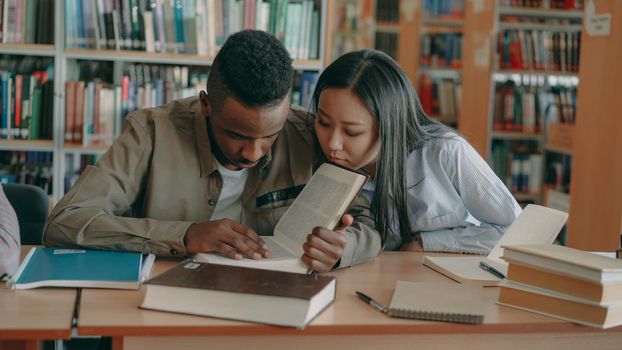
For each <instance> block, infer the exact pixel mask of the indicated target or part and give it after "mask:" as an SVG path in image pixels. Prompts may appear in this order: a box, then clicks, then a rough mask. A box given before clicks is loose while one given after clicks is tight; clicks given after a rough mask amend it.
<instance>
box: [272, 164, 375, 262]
mask: <svg viewBox="0 0 622 350" xmlns="http://www.w3.org/2000/svg"><path fill="white" fill-rule="evenodd" d="M364 182H365V176H364V175H361V174H358V173H355V172H352V171H349V170H345V169H342V168H339V167H336V166H333V165H330V164H323V165H322V166H321V167H320V168H319V169H318V171H317V172H316V173H315V174H314V175H313V177H312V178H311V180H310V181H309V183H308V184H307V185H306V186H305V188H304V189H303V190H302V192H301V193H300V195H298V197H297V198H296V200H295V201H294V203H293V204H292V205H291V206H290V207H289V209H288V210H287V211H286V212H285V215H283V217H282V218H281V220H280V221H279V223H278V224H277V226H276V227H275V229H274V237H275V239H276V240H277V241H278V242H279V243H281V244H282V245H284V246H285V247H287V249H289V250H291V251H293V252H295V253H296V255H298V256H300V255H302V254H303V250H302V245H303V244H304V243H305V242H306V240H307V235H308V234H309V233H311V231H312V230H313V228H314V227H316V226H323V227H327V228H330V229H332V228H334V227H335V226H336V225H337V224H338V223H339V220H341V216H342V215H343V214H344V212H345V211H346V209H347V207H348V206H349V205H350V202H352V199H353V198H354V196H355V195H356V193H357V192H358V190H359V189H360V187H361V186H362V185H363V183H364Z"/></svg>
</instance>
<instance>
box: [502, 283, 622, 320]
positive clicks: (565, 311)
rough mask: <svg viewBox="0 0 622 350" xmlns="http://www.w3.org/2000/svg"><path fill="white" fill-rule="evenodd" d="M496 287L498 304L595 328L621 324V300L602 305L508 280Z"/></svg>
mask: <svg viewBox="0 0 622 350" xmlns="http://www.w3.org/2000/svg"><path fill="white" fill-rule="evenodd" d="M500 287H501V288H500V291H499V302H498V303H499V304H501V305H505V306H510V307H514V308H517V309H521V310H526V311H531V312H535V313H538V314H541V315H546V316H551V317H555V318H560V319H562V320H566V321H571V322H576V323H580V324H584V325H587V326H592V327H598V328H610V327H615V326H619V325H622V303H615V304H609V305H603V304H600V303H597V302H593V301H590V300H586V299H582V298H576V297H573V296H569V295H564V294H561V293H555V292H552V291H548V290H544V289H541V288H533V287H529V286H526V285H522V284H518V283H513V282H511V281H503V282H502V283H501V284H500Z"/></svg>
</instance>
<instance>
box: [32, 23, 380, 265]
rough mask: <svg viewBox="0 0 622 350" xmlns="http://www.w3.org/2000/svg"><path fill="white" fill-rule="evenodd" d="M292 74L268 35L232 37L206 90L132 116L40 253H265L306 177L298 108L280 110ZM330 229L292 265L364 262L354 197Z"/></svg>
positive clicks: (375, 244) (366, 224) (366, 233)
mask: <svg viewBox="0 0 622 350" xmlns="http://www.w3.org/2000/svg"><path fill="white" fill-rule="evenodd" d="M292 79H293V68H292V66H291V59H290V57H289V54H288V53H287V50H286V49H285V48H284V47H283V45H282V44H281V43H280V42H279V41H278V40H276V39H275V38H274V37H273V36H271V35H269V34H267V33H265V32H260V31H242V32H239V33H237V34H234V35H232V36H230V37H229V39H228V40H227V42H226V43H225V44H224V45H223V47H222V49H221V50H220V51H219V53H218V55H217V56H216V58H215V59H214V63H213V65H212V68H211V71H210V76H209V78H208V83H207V93H205V92H203V91H202V92H201V93H200V95H199V97H198V98H196V97H194V98H188V99H183V100H179V101H174V102H172V103H170V104H168V105H166V106H162V107H158V108H152V109H145V110H140V111H137V112H135V113H133V114H131V115H130V116H128V118H127V122H126V126H125V129H124V131H123V133H122V135H121V136H119V138H118V139H117V140H116V141H115V142H114V144H113V145H112V146H111V147H110V149H109V150H108V152H106V154H105V155H104V156H103V157H102V159H101V160H100V161H99V162H98V163H97V165H95V166H93V167H89V168H87V169H86V170H85V172H84V173H83V174H82V176H80V179H79V180H78V181H77V183H76V184H75V185H74V187H73V188H72V189H71V190H70V191H69V192H68V193H67V195H65V197H64V198H63V199H62V200H61V201H60V202H59V203H58V205H57V206H56V207H55V208H54V210H53V211H52V213H51V215H50V218H49V220H48V222H47V224H46V228H45V233H44V242H45V244H46V245H63V246H67V245H70V246H81V247H90V248H99V249H116V250H131V251H141V252H145V253H146V252H153V253H156V254H158V255H186V254H192V253H197V252H219V253H221V254H224V255H226V256H229V257H231V258H234V259H240V258H242V256H241V255H240V253H242V254H243V255H245V256H247V257H250V258H256V259H259V258H263V257H269V256H270V252H269V251H268V249H267V246H266V245H265V243H264V242H263V240H261V238H260V237H259V235H258V233H259V234H260V235H261V234H263V235H265V234H272V230H273V229H274V226H275V225H276V223H277V221H278V219H279V218H280V217H281V216H282V215H283V214H284V212H285V210H286V209H287V207H288V205H289V204H290V203H291V202H292V201H293V199H294V198H295V197H296V195H297V194H298V193H299V191H300V190H301V188H302V185H304V184H306V183H307V181H308V180H309V178H310V176H311V174H312V170H313V166H314V162H315V158H314V154H313V145H312V136H311V130H310V127H309V125H308V124H307V118H306V112H305V111H303V110H298V109H292V108H290V102H289V100H290V92H291V86H292ZM359 199H360V200H362V202H360V203H355V206H354V207H353V208H352V209H351V211H350V212H351V214H352V215H353V216H354V220H352V217H351V216H350V215H346V216H344V219H343V220H342V221H343V224H344V225H343V226H344V227H345V226H349V227H347V228H343V229H340V230H339V232H336V231H332V230H328V229H326V228H316V229H315V230H314V231H313V233H311V232H310V235H309V236H308V240H307V243H306V244H305V246H304V250H305V255H304V256H303V257H302V259H303V261H304V262H305V263H306V264H307V265H308V266H309V267H311V268H313V269H315V270H317V271H328V270H330V269H331V268H333V267H344V266H349V265H351V264H355V263H358V262H362V261H366V260H369V259H371V258H373V257H375V256H376V255H377V254H378V252H379V251H380V236H379V235H378V234H377V233H376V232H375V231H374V230H373V229H372V228H371V227H373V222H372V221H371V219H370V216H369V210H368V208H367V203H366V202H365V201H364V200H363V199H362V197H361V198H359Z"/></svg>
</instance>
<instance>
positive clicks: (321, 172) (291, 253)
mask: <svg viewBox="0 0 622 350" xmlns="http://www.w3.org/2000/svg"><path fill="white" fill-rule="evenodd" d="M366 180H367V176H366V175H364V174H360V173H357V172H355V171H352V170H348V169H346V168H342V167H339V166H336V165H333V164H329V163H325V164H322V165H321V166H320V167H319V168H318V169H317V171H316V172H315V173H314V174H313V176H312V177H311V179H310V180H309V183H307V185H306V186H305V187H304V189H303V190H302V192H301V193H300V194H299V195H298V197H297V198H296V200H295V201H294V202H293V203H292V205H291V206H290V207H289V208H288V209H287V211H286V212H285V214H284V215H283V217H281V219H280V220H279V222H278V223H277V225H276V227H275V228H274V234H273V236H263V237H262V238H263V239H264V240H265V241H266V244H268V246H269V247H270V251H271V252H272V258H270V259H259V260H254V259H248V258H243V259H241V260H234V259H230V258H228V257H225V256H222V255H219V254H215V253H199V254H196V255H195V256H194V260H198V261H204V262H209V263H213V264H224V265H233V266H245V267H253V268H258V269H265V270H278V271H288V272H298V273H306V272H307V267H306V266H305V265H304V264H303V263H302V260H300V257H301V256H302V255H303V249H302V245H303V244H304V243H305V242H306V240H307V235H308V234H309V233H311V231H312V230H313V228H314V227H316V226H323V227H327V228H330V229H332V228H334V227H335V226H336V225H337V224H338V223H339V221H340V220H341V217H342V216H343V214H344V213H345V212H346V210H347V209H348V207H349V206H350V203H351V202H352V200H354V198H355V197H356V195H357V193H358V192H359V190H360V189H361V187H363V184H364V183H365V181H366Z"/></svg>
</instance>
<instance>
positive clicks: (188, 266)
mask: <svg viewBox="0 0 622 350" xmlns="http://www.w3.org/2000/svg"><path fill="white" fill-rule="evenodd" d="M335 286H336V282H335V278H334V277H328V276H318V275H315V276H309V275H302V274H297V273H289V272H282V271H270V270H261V269H249V268H245V267H238V266H226V265H215V264H208V263H202V262H197V261H192V260H186V261H184V262H182V263H180V264H178V265H177V266H175V267H174V268H172V269H170V270H168V271H166V272H164V273H162V274H160V275H158V276H156V277H154V278H152V279H150V280H149V281H147V282H145V287H146V292H145V298H144V300H143V302H142V304H141V306H140V307H141V308H145V309H153V310H160V311H169V312H178V313H184V314H193V315H200V316H211V317H218V318H226V319H233V320H240V321H250V322H257V323H267V324H273V325H279V326H289V327H297V328H304V327H305V326H306V325H307V324H308V323H309V322H310V321H311V320H312V319H313V318H314V317H315V316H317V315H318V314H319V313H320V312H321V311H322V310H324V309H325V308H326V307H327V306H329V305H330V304H331V303H332V302H333V300H334V299H335Z"/></svg>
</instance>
